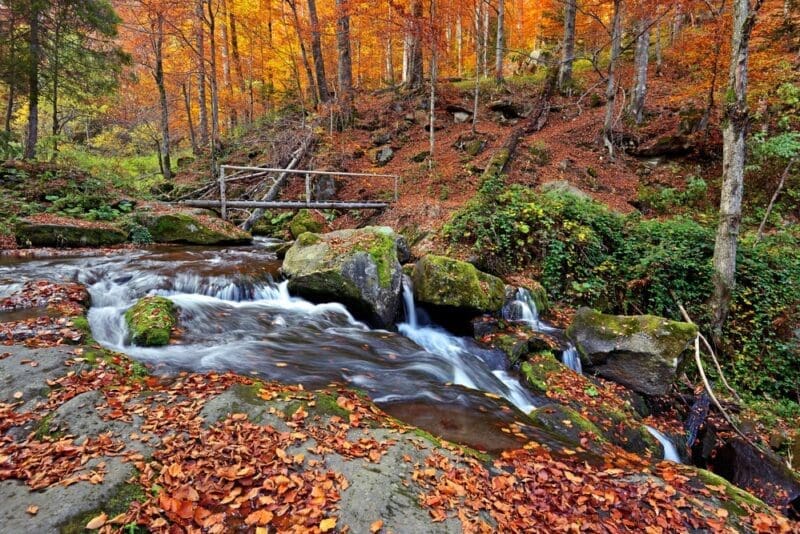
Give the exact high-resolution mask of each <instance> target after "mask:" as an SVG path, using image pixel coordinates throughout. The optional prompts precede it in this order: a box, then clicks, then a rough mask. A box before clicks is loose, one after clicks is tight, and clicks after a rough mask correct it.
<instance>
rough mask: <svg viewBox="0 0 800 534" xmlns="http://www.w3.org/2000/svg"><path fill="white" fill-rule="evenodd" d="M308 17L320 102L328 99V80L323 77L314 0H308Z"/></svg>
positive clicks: (323, 67) (319, 37)
mask: <svg viewBox="0 0 800 534" xmlns="http://www.w3.org/2000/svg"><path fill="white" fill-rule="evenodd" d="M308 18H309V20H310V21H311V55H312V57H313V58H314V69H315V71H316V73H317V96H318V98H319V101H320V102H322V103H325V102H327V101H328V100H330V93H329V92H328V81H327V80H326V78H325V60H324V58H323V57H322V34H321V31H320V27H319V18H318V17H317V3H316V0H308Z"/></svg>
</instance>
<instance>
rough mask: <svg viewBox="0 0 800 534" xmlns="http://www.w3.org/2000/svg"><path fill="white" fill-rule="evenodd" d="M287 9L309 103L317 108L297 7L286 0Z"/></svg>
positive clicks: (311, 73)
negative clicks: (309, 92)
mask: <svg viewBox="0 0 800 534" xmlns="http://www.w3.org/2000/svg"><path fill="white" fill-rule="evenodd" d="M286 3H287V4H289V7H290V8H291V10H292V19H293V21H294V29H295V31H296V32H297V42H298V43H300V57H301V59H302V60H303V68H304V69H305V71H306V78H308V89H309V90H310V91H311V102H312V105H313V106H314V107H317V102H318V99H317V90H316V88H315V86H314V72H313V71H312V70H311V62H310V61H309V60H308V53H307V52H306V44H305V42H304V41H303V32H301V31H300V17H299V16H298V15H297V5H296V4H295V3H294V0H287V2H286Z"/></svg>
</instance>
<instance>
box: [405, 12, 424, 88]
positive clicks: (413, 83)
mask: <svg viewBox="0 0 800 534" xmlns="http://www.w3.org/2000/svg"><path fill="white" fill-rule="evenodd" d="M404 46H405V47H406V48H405V49H404V53H405V56H404V69H405V73H404V76H403V83H405V85H406V87H408V88H409V89H419V88H420V87H421V86H422V80H423V72H422V0H411V17H410V20H409V21H408V29H407V31H406V38H405V45H404Z"/></svg>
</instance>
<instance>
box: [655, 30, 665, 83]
mask: <svg viewBox="0 0 800 534" xmlns="http://www.w3.org/2000/svg"><path fill="white" fill-rule="evenodd" d="M655 41H656V76H661V64H662V63H663V62H664V57H663V54H662V52H661V22H659V23H658V24H656V39H655Z"/></svg>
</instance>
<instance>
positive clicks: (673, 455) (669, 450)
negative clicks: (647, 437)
mask: <svg viewBox="0 0 800 534" xmlns="http://www.w3.org/2000/svg"><path fill="white" fill-rule="evenodd" d="M644 427H645V428H646V429H647V431H648V432H650V434H652V436H653V437H654V438H656V439H657V440H658V441H659V442H661V446H662V447H664V459H665V460H669V461H670V462H675V463H682V462H681V457H680V455H678V449H677V448H676V447H675V444H674V443H672V440H671V439H669V438H668V437H667V436H665V435H664V434H662V433H661V432H659V431H658V430H656V429H655V428H653V427H652V426H649V425H644Z"/></svg>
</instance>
